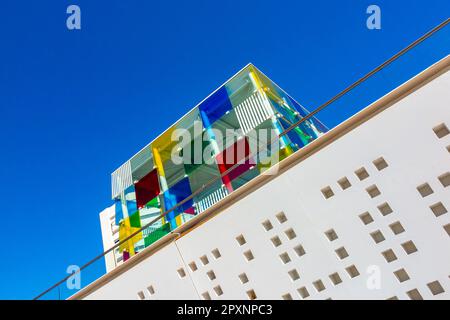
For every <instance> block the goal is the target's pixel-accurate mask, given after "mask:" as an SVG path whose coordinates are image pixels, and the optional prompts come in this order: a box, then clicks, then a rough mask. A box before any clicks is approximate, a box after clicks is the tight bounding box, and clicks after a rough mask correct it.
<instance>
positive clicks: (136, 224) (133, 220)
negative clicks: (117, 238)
mask: <svg viewBox="0 0 450 320" xmlns="http://www.w3.org/2000/svg"><path fill="white" fill-rule="evenodd" d="M130 226H131V227H133V228H140V227H141V216H140V214H139V211H136V212H135V213H133V214H132V215H131V216H130Z"/></svg>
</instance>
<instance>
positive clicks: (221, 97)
mask: <svg viewBox="0 0 450 320" xmlns="http://www.w3.org/2000/svg"><path fill="white" fill-rule="evenodd" d="M198 108H199V110H200V115H201V117H202V121H203V125H204V126H205V127H209V126H210V125H212V124H213V123H214V122H216V121H217V120H219V119H220V118H221V117H222V116H223V115H224V114H225V113H226V112H227V111H229V110H231V108H232V105H231V101H230V99H229V97H228V93H227V89H226V88H225V87H224V86H223V87H221V88H220V89H219V90H217V91H216V92H214V93H213V94H212V95H211V96H209V97H208V98H207V99H206V100H205V101H203V102H202V104H201V105H200V106H199V107H198Z"/></svg>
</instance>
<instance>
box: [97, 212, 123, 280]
mask: <svg viewBox="0 0 450 320" xmlns="http://www.w3.org/2000/svg"><path fill="white" fill-rule="evenodd" d="M99 217H100V228H101V231H102V241H103V250H105V251H106V250H108V249H110V248H112V247H113V246H114V245H115V244H116V243H117V242H118V241H119V227H118V226H117V225H116V224H115V219H116V212H115V207H114V205H112V206H111V207H108V208H106V209H105V210H103V211H102V212H100V215H99ZM121 263H122V255H120V254H119V253H118V250H113V251H111V252H109V253H107V254H106V255H105V265H106V272H110V271H111V270H113V269H114V268H115V267H116V266H118V265H120V264H121Z"/></svg>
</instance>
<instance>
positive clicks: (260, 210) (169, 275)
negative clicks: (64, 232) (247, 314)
mask: <svg viewBox="0 0 450 320" xmlns="http://www.w3.org/2000/svg"><path fill="white" fill-rule="evenodd" d="M449 128H450V56H447V57H446V58H445V59H443V60H441V61H440V62H438V63H436V64H435V65H433V66H431V67H430V68H428V69H427V70H425V71H423V72H421V73H420V74H419V75H417V76H416V77H414V78H412V79H411V80H409V81H408V82H406V83H404V84H403V85H401V86H400V87H398V88H396V89H395V90H394V91H392V92H390V93H389V94H387V95H386V96H384V97H382V98H380V99H379V100H377V101H376V102H374V103H373V104H371V105H370V106H368V107H367V108H365V109H364V110H362V111H361V112H359V113H357V114H356V115H354V116H353V117H351V118H350V119H348V120H346V121H345V122H343V123H342V124H340V125H339V126H337V127H335V128H334V129H332V130H331V131H329V132H328V133H326V134H325V135H323V136H321V137H319V138H318V139H316V140H315V141H313V142H311V143H310V144H308V145H307V146H305V147H304V148H302V149H300V150H299V151H297V152H296V153H294V154H293V155H291V156H289V157H288V158H286V159H284V160H283V161H282V162H280V165H279V172H278V173H277V174H276V175H260V176H258V177H256V178H254V179H253V180H251V181H250V182H248V183H247V184H246V185H244V186H243V187H242V188H240V189H238V190H236V191H234V192H233V193H231V194H230V195H228V196H227V197H225V198H224V199H222V200H221V201H220V202H218V203H216V204H214V205H213V206H212V207H210V208H209V209H207V210H206V211H204V212H203V213H201V214H199V215H198V216H196V217H194V218H193V219H191V220H190V221H188V222H186V223H185V224H183V225H181V226H180V227H179V228H178V229H177V230H176V232H175V233H170V234H168V235H167V236H165V237H163V238H161V239H159V240H158V241H156V242H155V243H153V244H152V245H151V246H149V247H147V248H145V249H144V250H143V251H141V252H140V253H139V254H137V255H135V256H133V257H132V258H130V260H128V261H127V262H126V263H123V264H122V265H120V266H117V267H116V268H114V269H113V270H112V268H109V269H110V270H112V271H111V272H109V273H108V274H106V275H105V276H103V277H102V278H100V279H98V280H97V281H95V282H94V283H92V284H91V285H89V286H88V287H86V288H85V289H83V290H81V291H80V292H78V293H77V294H75V295H74V296H73V297H72V298H75V299H422V298H423V299H449V298H450V213H449V212H448V211H449V210H450V132H449ZM113 214H114V212H113V210H111V209H106V210H105V211H103V212H102V214H101V215H100V217H101V221H102V222H101V223H102V234H103V239H104V240H103V241H104V246H105V249H107V248H109V247H111V246H112V245H113V244H114V242H115V241H116V238H114V236H112V235H113V234H115V230H114V229H113V227H112V224H111V222H112V221H113V219H114V218H113V217H112V215H113ZM106 258H107V261H109V262H107V264H110V265H113V264H114V263H115V262H114V259H115V258H114V257H112V256H110V257H108V256H107V257H106Z"/></svg>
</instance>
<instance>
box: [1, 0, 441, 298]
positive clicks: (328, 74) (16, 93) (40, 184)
mask: <svg viewBox="0 0 450 320" xmlns="http://www.w3.org/2000/svg"><path fill="white" fill-rule="evenodd" d="M70 4H77V5H79V6H80V7H81V12H82V21H81V23H82V29H81V30H78V31H69V30H68V29H67V28H66V21H65V20H66V17H67V14H66V8H67V6H68V5H70ZM370 4H377V5H379V6H380V7H381V10H382V29H381V30H368V29H367V28H366V18H367V14H366V13H365V11H366V8H367V6H368V5H370ZM449 13H450V2H449V1H446V0H441V1H438V0H427V1H399V0H398V1H392V0H391V1H386V0H376V1H357V0H342V1H332V0H330V1H320V0H318V1H298V0H297V1H280V0H278V1H262V0H259V1H242V0H240V1H236V0H229V1H220V2H219V1H133V0H128V1H122V0H120V1H114V0H108V1H100V0H96V1H85V0H71V1H65V0H60V1H54V0H53V1H52V0H40V1H17V0H2V1H1V3H0V41H1V50H0V111H1V117H0V134H1V139H0V147H1V154H2V156H1V157H0V178H1V181H2V183H1V186H0V194H1V198H0V199H2V206H1V208H2V211H1V217H2V225H3V226H4V227H3V228H2V232H1V233H0V240H1V243H3V244H4V249H3V259H2V263H1V264H0V283H1V284H2V285H1V286H0V298H3V299H28V298H32V297H33V296H35V295H36V294H38V293H39V292H40V291H42V290H43V289H45V288H47V287H48V286H50V285H51V284H52V283H54V282H56V281H57V280H59V279H60V278H62V277H63V276H65V270H66V268H67V266H68V265H71V264H78V265H81V264H83V263H85V262H87V261H88V260H90V259H91V258H92V257H94V256H96V255H97V254H99V253H100V252H101V251H102V243H101V235H100V225H99V219H98V213H99V212H100V211H101V210H102V209H103V208H104V207H106V206H109V205H110V204H111V200H110V194H111V193H110V173H111V172H112V171H113V170H114V169H115V168H116V167H118V166H119V165H120V164H122V163H123V162H124V161H125V160H127V159H128V158H129V157H131V156H132V155H133V154H134V153H135V152H137V151H138V150H140V149H141V148H142V147H143V146H144V145H146V144H147V143H148V142H149V141H151V139H152V138H154V137H155V136H156V135H158V134H159V133H160V132H161V131H163V130H164V129H165V128H167V127H168V126H169V125H170V124H172V123H173V122H175V121H176V120H177V119H178V118H179V117H181V116H182V115H183V114H184V113H185V112H186V111H188V110H189V109H191V108H192V107H193V106H194V105H195V104H197V103H198V102H199V101H200V100H202V99H203V98H204V97H205V96H206V95H208V94H209V93H210V92H211V91H212V90H214V89H215V88H216V87H218V86H219V85H220V84H222V83H223V82H224V81H225V80H226V79H228V78H229V77H230V76H232V75H233V74H234V73H235V72H236V71H238V70H239V69H240V68H242V67H243V66H244V65H246V64H247V63H248V62H252V63H254V64H255V65H256V66H257V67H258V68H260V69H261V70H262V71H263V72H265V73H266V74H267V75H268V76H269V77H271V78H272V79H273V80H275V81H276V82H277V83H278V84H279V85H280V86H281V87H283V88H284V89H285V90H286V91H287V92H289V93H290V94H291V95H292V96H293V97H295V98H296V99H297V100H299V101H300V102H301V103H302V104H303V105H304V106H305V107H306V108H308V109H310V110H312V109H314V108H315V107H317V106H318V105H320V104H321V103H323V102H325V101H326V100H327V99H329V98H330V97H332V96H333V95H334V94H336V93H338V92H339V91H340V90H342V89H343V88H344V87H346V86H347V85H349V84H351V83H352V82H353V81H355V80H357V78H359V77H360V76H362V75H364V74H365V73H366V72H368V71H370V70H371V69H372V68H374V67H375V66H377V65H378V64H380V63H381V62H383V61H384V60H386V59H387V58H389V57H390V56H391V55H393V54H394V53H396V52H397V51H399V50H400V49H402V48H403V47H405V46H406V45H408V44H409V43H410V42H412V41H413V40H415V39H416V38H418V37H419V36H420V35H422V34H423V33H425V32H426V31H428V30H429V29H431V28H432V27H433V26H435V25H437V24H438V23H440V22H441V21H443V20H444V19H445V18H447V17H448V16H449ZM448 29H449V28H446V30H444V31H443V32H441V33H440V34H439V35H437V36H436V37H434V38H433V39H431V40H430V41H428V42H427V43H425V44H424V45H421V46H420V47H419V48H417V49H416V50H415V51H414V52H413V53H411V54H408V56H406V57H404V58H402V60H401V61H399V62H398V63H397V64H396V65H395V66H392V67H390V68H388V69H387V70H386V71H383V73H381V74H380V75H378V76H377V77H375V78H374V79H373V80H371V81H370V82H369V83H368V84H367V85H365V87H362V88H361V89H359V90H356V91H355V92H354V93H352V95H350V96H349V97H348V98H345V99H343V100H342V101H341V102H340V103H337V104H336V105H335V106H332V108H330V109H329V110H328V111H327V112H324V113H323V115H322V117H321V119H322V120H323V121H324V122H325V124H327V125H329V126H333V125H335V124H337V123H339V122H341V121H342V120H344V119H345V118H346V117H348V116H349V115H351V114H353V113H354V112H356V111H357V110H359V109H361V108H363V107H364V106H366V105H367V103H369V102H371V101H373V100H374V99H376V98H378V97H380V95H382V94H384V93H386V92H387V91H390V90H392V89H393V88H394V87H395V86H396V85H398V84H400V83H402V82H403V81H405V80H407V79H408V78H410V77H411V76H412V75H414V74H416V73H417V72H419V71H420V70H422V69H424V68H425V67H427V66H428V65H430V64H431V63H433V62H435V61H437V60H438V59H440V58H442V57H443V56H444V55H446V54H448V53H449V48H450V44H449V39H450V37H449V35H450V32H449V31H448Z"/></svg>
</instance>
